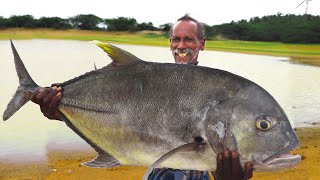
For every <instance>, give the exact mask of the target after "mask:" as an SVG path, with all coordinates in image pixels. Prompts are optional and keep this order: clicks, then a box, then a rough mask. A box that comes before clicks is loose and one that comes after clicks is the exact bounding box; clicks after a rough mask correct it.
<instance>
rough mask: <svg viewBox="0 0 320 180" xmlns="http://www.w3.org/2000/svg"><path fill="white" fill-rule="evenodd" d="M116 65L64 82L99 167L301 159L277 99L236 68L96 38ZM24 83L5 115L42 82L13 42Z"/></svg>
mask: <svg viewBox="0 0 320 180" xmlns="http://www.w3.org/2000/svg"><path fill="white" fill-rule="evenodd" d="M96 44H97V45H98V46H99V47H101V48H102V49H103V50H104V51H105V52H107V53H108V54H109V56H110V57H111V59H112V60H113V62H112V63H111V64H109V65H108V66H106V67H103V68H102V69H97V70H93V71H91V72H88V73H85V74H84V75H81V76H79V77H76V78H74V79H71V80H68V81H66V82H64V83H61V84H59V85H60V86H62V88H63V98H62V99H61V103H60V105H59V111H60V112H61V113H62V114H63V117H62V119H63V121H64V122H66V124H67V125H68V126H69V127H70V128H71V129H72V130H73V131H74V132H76V133H77V134H78V135H80V136H81V137H82V138H83V139H84V140H86V142H88V143H89V144H90V145H91V146H92V147H93V148H95V150H96V151H97V152H98V157H97V158H96V159H94V160H92V161H89V162H86V163H84V165H87V166H91V167H114V166H119V165H139V166H141V165H142V166H150V165H152V167H168V168H176V169H192V170H203V171H214V170H215V169H216V154H217V153H219V152H222V151H223V149H224V148H229V149H231V150H237V151H238V153H239V154H240V161H241V163H242V165H243V164H244V162H246V161H251V162H252V163H253V164H254V168H255V170H275V169H281V168H288V167H292V166H295V165H297V164H298V163H299V162H300V159H301V158H300V156H299V155H291V154H290V151H291V150H295V149H297V148H299V146H300V142H299V140H298V138H297V136H296V134H295V133H294V131H293V129H292V127H291V125H290V123H289V121H288V118H287V116H286V114H285V112H284V111H283V110H282V108H281V107H280V106H279V104H278V103H277V102H276V101H275V99H274V98H273V97H272V96H271V95H270V94H269V93H268V92H267V91H265V90H264V89H263V88H261V87H260V86H258V85H257V84H255V83H253V82H251V81H249V80H247V79H245V78H243V77H240V76H237V75H235V74H232V73H230V72H226V71H222V70H218V69H212V68H208V67H200V66H194V65H181V64H171V63H152V62H146V61H143V60H141V59H139V58H137V57H135V56H134V55H132V54H130V53H129V52H126V51H124V50H122V49H119V48H117V47H115V46H112V45H109V44H104V43H101V42H96ZM11 46H12V50H13V54H14V62H15V66H16V70H17V74H18V76H19V82H20V86H19V87H18V90H17V91H16V93H15V95H14V97H13V98H12V100H11V101H10V102H9V104H8V107H7V109H6V110H5V112H4V114H3V119H4V120H7V119H8V118H10V117H11V116H12V115H13V114H14V113H15V112H16V111H17V110H18V109H19V108H20V107H22V106H23V105H24V104H25V103H26V102H28V101H29V100H30V98H31V95H32V93H33V92H34V91H35V90H37V89H39V88H40V87H39V86H38V85H37V84H36V83H35V82H34V81H33V80H32V78H31V77H30V75H29V73H28V72H27V70H26V68H25V66H24V65H23V63H22V61H21V59H20V57H19V55H18V53H17V51H16V49H15V47H14V45H13V43H12V42H11Z"/></svg>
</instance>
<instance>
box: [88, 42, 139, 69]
mask: <svg viewBox="0 0 320 180" xmlns="http://www.w3.org/2000/svg"><path fill="white" fill-rule="evenodd" d="M93 42H94V43H95V44H96V45H97V46H99V47H100V48H101V49H103V51H104V52H106V53H108V55H109V57H110V58H111V59H112V61H113V62H112V63H111V66H128V65H131V64H135V63H138V62H142V60H141V59H139V58H137V57H136V56H134V55H133V54H131V53H129V52H127V51H125V50H123V49H120V48H118V47H116V46H113V45H111V44H106V43H103V42H100V41H93Z"/></svg>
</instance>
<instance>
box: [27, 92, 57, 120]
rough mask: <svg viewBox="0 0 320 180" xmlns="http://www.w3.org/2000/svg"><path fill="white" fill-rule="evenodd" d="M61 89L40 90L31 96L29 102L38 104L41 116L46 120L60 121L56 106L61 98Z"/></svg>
mask: <svg viewBox="0 0 320 180" xmlns="http://www.w3.org/2000/svg"><path fill="white" fill-rule="evenodd" d="M61 92H62V89H61V87H57V86H53V87H50V88H43V89H40V90H38V91H36V92H34V93H33V94H32V97H31V101H32V102H34V103H36V104H39V105H40V109H41V112H42V114H43V115H44V116H45V117H47V118H48V119H56V120H61V113H60V112H59V111H58V106H59V103H60V100H61V98H62V93H61Z"/></svg>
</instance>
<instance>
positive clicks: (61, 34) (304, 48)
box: [0, 28, 320, 66]
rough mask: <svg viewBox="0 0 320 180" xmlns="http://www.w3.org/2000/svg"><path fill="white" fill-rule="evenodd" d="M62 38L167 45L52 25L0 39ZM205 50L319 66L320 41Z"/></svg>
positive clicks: (141, 35)
mask: <svg viewBox="0 0 320 180" xmlns="http://www.w3.org/2000/svg"><path fill="white" fill-rule="evenodd" d="M10 38H11V39H65V40H83V41H91V40H99V41H104V42H110V43H123V44H138V45H149V46H164V47H168V46H169V40H168V38H167V37H166V36H165V34H163V33H161V32H150V31H148V32H135V33H131V32H104V31H83V30H53V29H20V28H19V29H4V30H0V39H1V40H6V39H10ZM206 50H217V51H226V52H239V53H248V54H262V55H270V56H282V57H289V58H290V59H291V60H292V61H294V62H299V63H305V64H310V65H316V66H320V44H285V43H278V42H253V41H235V40H217V41H216V40H214V41H207V42H206Z"/></svg>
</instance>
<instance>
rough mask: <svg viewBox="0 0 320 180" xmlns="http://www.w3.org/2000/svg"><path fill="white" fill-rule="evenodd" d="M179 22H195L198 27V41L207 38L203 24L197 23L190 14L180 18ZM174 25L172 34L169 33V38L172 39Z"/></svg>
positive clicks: (171, 29)
mask: <svg viewBox="0 0 320 180" xmlns="http://www.w3.org/2000/svg"><path fill="white" fill-rule="evenodd" d="M178 21H192V22H195V23H196V25H197V36H198V39H202V38H204V36H205V31H204V27H203V25H202V23H200V22H199V21H197V20H196V19H194V18H192V17H191V16H189V14H185V15H184V16H182V17H180V18H179V19H178V20H177V22H178ZM173 25H174V24H171V28H170V32H169V37H170V38H171V36H172V31H173Z"/></svg>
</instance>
